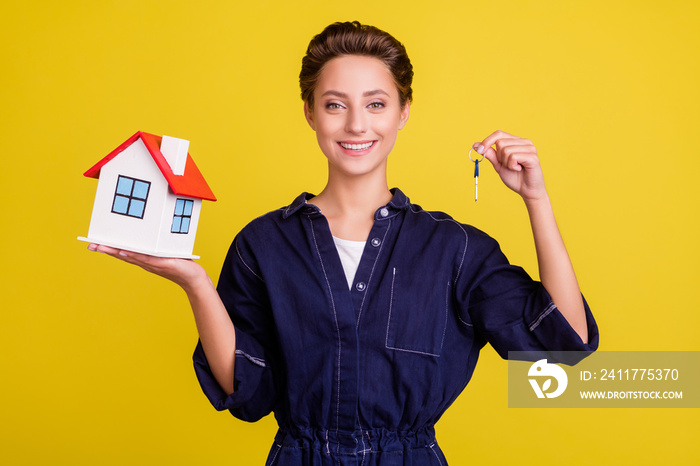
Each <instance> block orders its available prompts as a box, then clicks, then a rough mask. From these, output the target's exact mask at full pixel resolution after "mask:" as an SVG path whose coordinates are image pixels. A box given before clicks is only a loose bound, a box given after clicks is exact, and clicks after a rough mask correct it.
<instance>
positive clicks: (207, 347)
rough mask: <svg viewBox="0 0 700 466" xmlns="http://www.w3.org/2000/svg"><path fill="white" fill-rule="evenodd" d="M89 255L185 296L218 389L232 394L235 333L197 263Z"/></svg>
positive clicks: (117, 254)
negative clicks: (150, 276)
mask: <svg viewBox="0 0 700 466" xmlns="http://www.w3.org/2000/svg"><path fill="white" fill-rule="evenodd" d="M88 249H90V250H91V251H97V252H103V253H105V254H108V255H110V256H112V257H116V258H117V259H120V260H122V261H124V262H128V263H130V264H134V265H138V266H139V267H141V268H143V269H144V270H146V271H148V272H151V273H154V274H156V275H159V276H161V277H163V278H166V279H168V280H170V281H172V282H174V283H176V284H177V285H179V286H180V287H182V289H183V290H184V291H185V293H187V298H188V299H189V301H190V305H191V306H192V312H193V314H194V320H195V324H196V325H197V331H198V332H199V339H200V341H201V342H202V348H203V349H204V353H205V354H206V356H207V361H208V362H209V366H210V367H211V370H212V373H213V374H214V377H216V380H217V382H218V383H219V385H221V388H222V389H223V390H224V391H225V392H226V394H228V395H230V394H231V393H233V369H234V363H235V360H236V333H235V330H234V327H233V323H232V322H231V319H230V318H229V316H228V313H227V311H226V308H225V307H224V305H223V303H222V302H221V299H220V298H219V294H218V293H217V292H216V288H215V287H214V283H213V282H212V281H211V279H210V278H209V276H208V275H207V273H206V271H205V270H204V269H203V268H202V267H201V266H200V265H199V264H197V263H196V262H194V261H191V260H186V259H169V258H162V257H154V256H148V255H145V254H138V253H135V252H131V251H123V250H119V249H114V248H110V247H107V246H102V245H97V244H90V246H88Z"/></svg>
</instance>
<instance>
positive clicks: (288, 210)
mask: <svg viewBox="0 0 700 466" xmlns="http://www.w3.org/2000/svg"><path fill="white" fill-rule="evenodd" d="M390 191H391V194H393V197H392V198H391V200H390V201H389V203H388V204H387V205H385V206H384V207H380V208H379V209H377V212H375V215H374V217H375V218H376V219H377V220H384V219H386V218H389V217H393V216H394V215H396V214H398V213H399V211H401V210H406V209H408V208H409V206H410V205H411V202H410V200H409V199H408V197H406V195H405V194H404V193H403V192H401V190H400V189H399V188H391V189H390ZM314 196H315V195H314V194H311V193H307V192H303V193H301V194H299V195H298V196H297V197H296V199H294V201H292V203H291V204H289V205H288V206H287V207H285V208H284V209H283V210H282V218H284V219H286V218H287V217H290V216H291V215H293V214H295V213H296V212H299V211H300V213H302V214H307V215H308V214H313V213H317V212H319V209H318V207H316V206H315V205H312V204H308V203H307V201H308V200H309V199H311V198H312V197H314Z"/></svg>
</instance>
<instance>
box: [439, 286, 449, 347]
mask: <svg viewBox="0 0 700 466" xmlns="http://www.w3.org/2000/svg"><path fill="white" fill-rule="evenodd" d="M449 309H450V282H449V281H448V282H447V289H446V290H445V326H444V327H442V339H441V340H440V350H439V351H442V345H443V343H445V332H447V315H448V314H449Z"/></svg>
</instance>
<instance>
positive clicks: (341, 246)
mask: <svg viewBox="0 0 700 466" xmlns="http://www.w3.org/2000/svg"><path fill="white" fill-rule="evenodd" d="M333 242H334V243H335V247H336V249H337V250H338V255H339V256H340V262H341V263H342V264H343V271H344V272H345V278H346V279H347V280H348V288H352V282H353V280H355V273H356V272H357V267H358V266H359V265H360V258H361V257H362V251H364V249H365V243H366V242H367V241H350V240H347V239H340V238H336V237H335V236H334V237H333Z"/></svg>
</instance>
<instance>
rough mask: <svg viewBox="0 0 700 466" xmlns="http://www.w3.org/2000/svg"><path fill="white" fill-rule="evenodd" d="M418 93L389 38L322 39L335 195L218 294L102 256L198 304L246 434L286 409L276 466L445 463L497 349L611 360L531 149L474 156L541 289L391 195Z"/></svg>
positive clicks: (225, 401)
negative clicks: (522, 239)
mask: <svg viewBox="0 0 700 466" xmlns="http://www.w3.org/2000/svg"><path fill="white" fill-rule="evenodd" d="M412 77H413V71H412V67H411V64H410V61H409V59H408V56H407V55H406V51H405V49H404V47H403V46H402V45H401V44H400V43H399V42H398V41H397V40H396V39H394V38H393V37H392V36H390V35H389V34H387V33H385V32H383V31H380V30H378V29H376V28H373V27H368V26H362V25H360V24H359V23H357V22H355V23H336V24H332V25H330V26H329V27H328V28H326V29H325V30H324V31H323V32H322V33H321V34H319V35H318V36H316V37H315V38H314V39H313V40H312V41H311V43H310V45H309V48H308V50H307V54H306V56H305V57H304V60H303V62H302V71H301V74H300V83H301V89H302V98H303V100H304V113H305V116H306V119H307V121H308V123H309V125H310V126H311V128H312V129H313V130H314V131H315V132H316V137H317V139H318V144H319V147H320V148H321V150H322V152H323V153H324V155H325V156H326V157H327V160H328V182H327V184H326V187H325V188H324V189H323V191H322V192H321V193H320V194H319V195H317V196H313V195H311V194H307V193H303V194H301V195H300V196H299V197H298V198H297V199H295V200H294V201H293V202H292V203H291V204H290V205H288V206H287V207H285V208H282V209H279V210H276V211H273V212H270V213H268V214H266V215H264V216H262V217H259V218H258V219H255V220H254V221H252V222H251V223H250V224H248V225H247V226H246V227H245V228H244V229H243V230H242V231H241V232H240V233H239V234H238V235H237V236H236V238H235V239H234V241H233V244H232V246H231V249H230V250H229V253H228V256H227V258H226V260H225V263H224V266H223V270H222V272H221V276H220V281H219V285H218V292H217V290H215V289H214V286H213V284H212V282H211V280H210V279H209V278H208V276H207V274H206V272H205V271H204V270H203V269H202V268H201V267H200V266H198V265H197V264H196V263H194V262H192V261H186V260H176V259H159V258H154V257H148V256H143V255H139V254H136V253H132V252H125V251H117V250H114V249H111V248H107V247H104V246H97V245H91V249H93V250H98V251H101V252H106V253H108V254H111V255H113V256H115V257H118V258H120V259H122V260H125V261H127V262H130V263H133V264H136V265H139V266H141V267H143V268H144V269H146V270H148V271H150V272H154V273H157V274H159V275H162V276H164V277H166V278H168V279H170V280H172V281H174V282H175V283H177V284H179V285H180V286H181V287H182V288H183V289H184V290H185V291H186V292H187V296H188V297H189V300H190V303H191V305H192V309H193V312H194V315H195V320H196V324H197V329H198V331H199V335H200V344H198V346H197V348H196V350H195V355H194V362H195V370H196V373H197V376H198V378H199V380H200V383H201V385H202V388H203V390H204V392H205V394H206V395H207V397H208V398H209V399H210V401H211V402H212V404H213V405H214V406H215V407H216V408H217V409H219V410H223V409H229V410H230V411H231V412H232V413H233V414H234V415H235V416H237V417H239V418H241V419H244V420H247V421H255V420H257V419H259V418H261V417H262V416H265V415H267V414H268V413H270V412H273V411H274V413H275V417H276V418H277V421H278V423H279V426H280V429H279V432H278V434H277V436H276V438H275V442H274V445H273V447H272V450H271V452H270V455H269V459H268V463H269V464H290V465H298V464H309V465H320V464H329V465H330V464H365V465H402V464H421V465H426V464H446V461H445V458H444V456H443V454H442V452H441V451H440V449H439V448H438V446H437V444H436V441H435V433H434V429H433V425H434V424H435V422H436V421H437V420H438V419H439V417H440V416H441V414H442V413H443V412H444V411H445V409H447V407H448V406H449V405H450V404H451V403H452V402H453V401H454V400H455V399H456V397H457V396H458V395H459V393H460V392H461V391H462V390H463V388H464V387H465V386H466V384H467V382H468V381H469V379H470V377H471V374H472V373H473V370H474V367H475V364H476V360H477V358H478V354H479V350H480V349H481V348H482V347H483V346H484V345H485V344H486V342H489V343H491V344H492V346H493V347H494V348H495V349H496V351H498V352H499V354H500V355H501V356H503V357H504V358H505V357H507V353H508V351H513V350H522V351H524V350H579V351H592V350H594V349H595V348H596V347H597V327H596V325H595V322H594V320H593V317H592V315H591V313H590V310H589V309H588V307H587V306H586V305H585V303H584V301H583V299H582V297H581V293H580V291H579V288H578V284H577V281H576V277H575V275H574V272H573V268H572V266H571V262H570V261H569V257H568V255H567V253H566V249H565V248H564V244H563V242H562V240H561V236H560V234H559V231H558V229H557V226H556V223H555V220H554V215H553V213H552V208H551V205H550V203H549V198H548V196H547V192H546V190H545V187H544V182H543V177H542V171H541V169H540V165H539V162H538V158H537V151H536V149H535V147H534V145H533V144H532V142H531V141H528V140H526V139H522V138H518V137H515V136H512V135H510V134H507V133H504V132H502V131H496V132H494V133H493V134H491V135H489V136H488V137H487V138H486V139H484V140H483V141H480V142H477V143H475V144H474V149H475V150H476V151H477V152H478V153H479V154H483V155H484V156H485V157H486V158H487V159H488V160H489V161H490V162H491V164H492V165H493V167H494V169H495V170H496V172H497V173H498V174H499V176H500V177H501V179H502V180H503V182H504V183H505V184H506V186H508V187H509V188H511V189H512V190H513V191H515V192H516V193H518V194H519V195H520V196H521V197H522V198H523V200H524V202H525V205H526V207H527V210H528V213H529V215H530V220H531V225H532V230H533V235H534V240H535V246H536V248H537V257H538V263H539V269H540V277H541V280H542V283H539V282H534V281H532V280H531V279H530V277H529V276H528V275H527V274H526V273H525V272H524V271H523V270H522V269H520V268H518V267H514V266H511V265H510V264H508V262H507V260H506V258H505V257H504V256H503V254H502V253H501V252H500V249H499V247H498V244H497V243H496V242H495V241H494V240H493V239H491V238H490V237H488V236H487V235H486V234H484V233H482V232H480V231H479V230H477V229H475V228H473V227H471V226H468V225H462V224H459V223H457V222H455V221H454V220H452V219H451V218H450V217H449V216H447V215H446V214H444V213H441V212H427V211H424V210H422V209H421V208H420V207H419V206H417V205H415V204H412V203H411V202H410V201H409V199H408V198H407V197H406V196H405V195H404V194H403V193H402V192H401V191H400V190H398V189H393V190H390V189H389V187H388V185H387V178H386V167H387V157H388V155H389V153H390V152H391V149H392V147H393V145H394V142H395V140H396V137H397V134H398V131H399V130H400V129H401V128H403V126H404V125H405V124H406V122H407V120H408V117H409V113H410V106H411V99H412V94H411V80H412ZM493 146H495V148H494V147H493Z"/></svg>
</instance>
